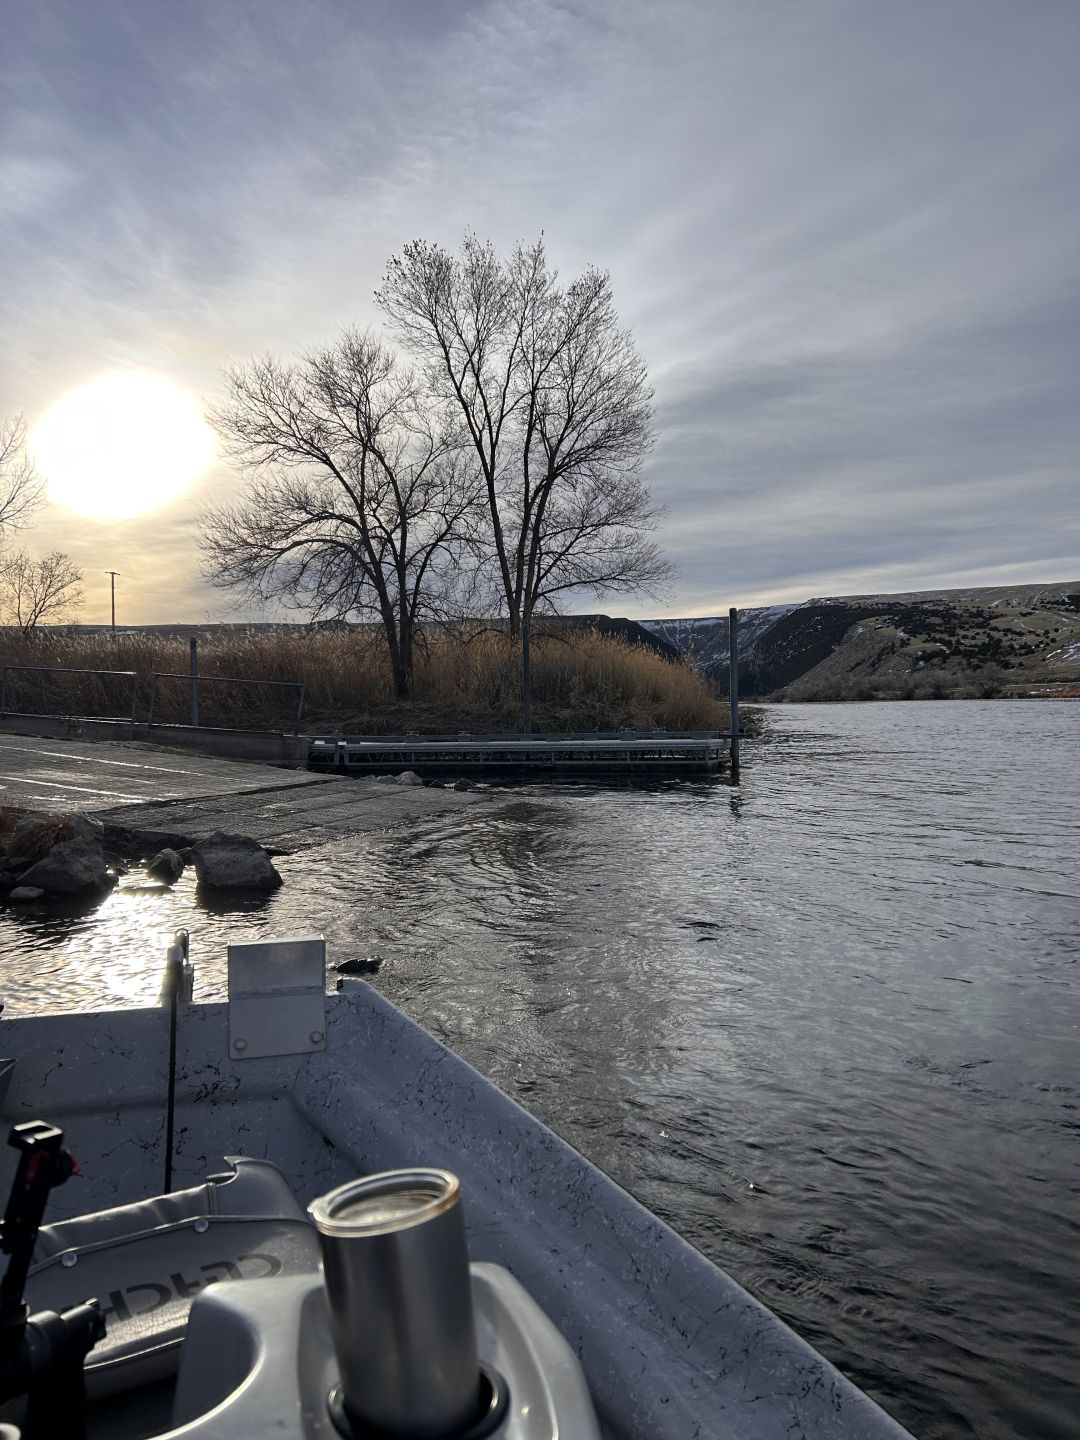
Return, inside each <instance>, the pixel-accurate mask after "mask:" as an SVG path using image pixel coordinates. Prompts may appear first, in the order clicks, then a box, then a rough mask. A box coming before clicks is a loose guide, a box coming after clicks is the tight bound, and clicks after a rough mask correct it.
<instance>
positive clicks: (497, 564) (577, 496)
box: [375, 235, 669, 635]
mask: <svg viewBox="0 0 1080 1440" xmlns="http://www.w3.org/2000/svg"><path fill="white" fill-rule="evenodd" d="M375 298H376V300H377V302H378V303H379V305H380V306H381V308H382V309H383V311H384V313H385V314H386V315H387V316H388V318H389V319H390V321H391V323H392V325H393V327H394V329H395V331H396V333H397V335H398V336H399V338H400V339H401V341H402V342H403V344H404V345H405V346H406V348H407V349H408V351H409V352H410V353H411V355H412V356H413V357H414V358H415V359H416V360H417V361H418V362H419V363H420V364H421V365H422V366H423V369H424V374H425V378H426V380H427V383H428V385H429V387H430V389H431V391H432V394H433V395H434V396H437V397H438V398H439V400H440V401H441V403H442V404H443V405H445V406H446V407H447V408H448V409H449V410H450V411H452V412H453V413H455V414H456V415H458V416H459V417H460V420H461V422H462V424H463V426H464V430H465V433H466V435H467V437H468V441H469V443H470V445H471V446H472V448H473V450H474V452H475V454H476V457H477V459H478V461H479V465H480V471H481V474H482V477H483V482H484V492H485V496H486V499H487V506H488V512H489V525H490V536H489V543H490V556H491V561H492V568H493V570H494V574H495V578H496V589H497V590H498V591H501V596H502V598H503V600H504V603H505V606H506V612H507V615H508V617H509V623H510V630H511V633H512V634H514V635H517V634H518V633H519V632H520V629H521V626H522V624H525V623H528V622H529V620H530V619H531V617H532V614H533V612H534V610H538V609H544V608H547V609H554V608H556V606H557V603H558V599H559V597H560V596H561V595H562V594H564V593H565V592H568V591H573V590H579V591H591V592H592V593H594V594H596V595H604V594H610V593H617V592H628V591H636V590H644V591H647V592H650V593H654V594H655V593H656V591H657V589H658V587H659V586H661V585H662V584H663V582H664V580H665V579H666V578H667V575H668V573H669V569H668V565H667V563H666V561H665V560H664V558H663V556H662V555H661V552H660V550H659V548H658V547H657V546H656V545H655V544H654V543H653V542H652V541H651V540H650V539H649V538H648V532H649V531H650V530H651V529H652V527H653V525H654V524H655V522H656V519H657V518H658V513H659V512H658V511H657V510H656V509H655V508H654V506H653V504H652V502H651V500H650V498H649V494H648V491H647V489H646V486H645V484H644V481H643V479H642V476H641V466H642V463H643V461H644V458H645V456H646V454H647V453H648V451H649V448H650V446H651V444H652V440H653V434H652V391H651V390H650V388H649V385H648V381H647V375H646V370H645V364H644V362H643V360H642V359H641V357H640V355H639V354H638V352H637V349H636V347H635V345H634V341H633V338H632V336H631V335H630V334H629V332H628V331H626V330H625V329H621V328H620V326H619V322H618V316H617V315H616V311H615V305H614V301H613V298H612V292H611V281H610V278H609V276H608V275H607V274H606V273H604V272H603V271H600V270H596V269H591V268H590V269H587V270H586V271H585V272H584V273H583V274H582V275H581V276H579V277H578V278H577V279H576V280H573V281H572V282H571V283H570V284H569V285H561V284H560V283H559V279H558V275H557V272H556V271H555V270H553V269H552V268H551V266H550V265H549V264H548V261H547V257H546V254H545V251H544V242H543V239H542V238H541V239H539V240H537V241H535V242H534V243H533V244H530V245H518V246H517V247H516V248H515V249H514V251H513V252H512V254H511V255H510V257H509V258H508V259H505V260H501V259H500V258H499V257H498V256H497V255H496V253H495V250H494V248H493V246H492V245H491V244H490V243H482V242H480V241H479V240H477V239H476V238H475V237H474V236H471V235H467V236H466V237H465V241H464V243H463V246H462V249H461V253H460V254H459V255H457V256H453V255H450V254H449V253H448V252H447V251H446V250H444V249H442V248H441V247H440V246H438V245H435V244H431V243H428V242H426V241H422V240H418V241H414V242H413V243H412V244H410V245H407V246H406V247H405V249H404V250H403V251H402V252H401V254H400V255H398V256H395V257H394V258H392V259H391V260H390V262H389V264H388V267H387V271H386V274H385V276H384V279H383V283H382V286H381V287H380V288H379V290H378V291H377V292H376V297H375Z"/></svg>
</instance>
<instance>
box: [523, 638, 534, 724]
mask: <svg viewBox="0 0 1080 1440" xmlns="http://www.w3.org/2000/svg"><path fill="white" fill-rule="evenodd" d="M521 729H522V733H523V734H525V735H529V734H531V733H532V659H531V656H530V654H529V622H528V621H527V620H526V621H524V622H523V624H522V626H521Z"/></svg>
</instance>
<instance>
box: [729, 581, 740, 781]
mask: <svg viewBox="0 0 1080 1440" xmlns="http://www.w3.org/2000/svg"><path fill="white" fill-rule="evenodd" d="M728 705H729V707H730V709H731V778H732V779H733V780H737V779H738V778H739V612H738V610H736V608H735V606H734V605H733V606H732V607H731V609H730V610H729V611H728Z"/></svg>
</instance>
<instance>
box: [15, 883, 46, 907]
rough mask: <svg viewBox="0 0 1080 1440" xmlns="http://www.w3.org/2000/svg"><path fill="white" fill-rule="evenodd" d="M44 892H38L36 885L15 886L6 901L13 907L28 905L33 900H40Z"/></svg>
mask: <svg viewBox="0 0 1080 1440" xmlns="http://www.w3.org/2000/svg"><path fill="white" fill-rule="evenodd" d="M44 894H45V891H44V890H39V889H38V887H37V886H36V885H16V886H15V889H14V890H12V892H11V894H10V895H9V896H8V899H9V900H10V901H11V903H12V904H13V905H29V904H31V903H32V902H33V901H34V900H40V899H42V897H43V896H44Z"/></svg>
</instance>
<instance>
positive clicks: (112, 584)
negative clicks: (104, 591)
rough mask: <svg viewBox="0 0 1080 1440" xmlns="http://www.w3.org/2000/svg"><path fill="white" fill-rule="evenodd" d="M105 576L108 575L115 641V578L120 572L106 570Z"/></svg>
mask: <svg viewBox="0 0 1080 1440" xmlns="http://www.w3.org/2000/svg"><path fill="white" fill-rule="evenodd" d="M105 574H106V575H108V577H109V598H110V600H111V602H112V633H113V639H114V640H115V639H116V577H117V575H119V574H120V571H119V570H106V571H105Z"/></svg>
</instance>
